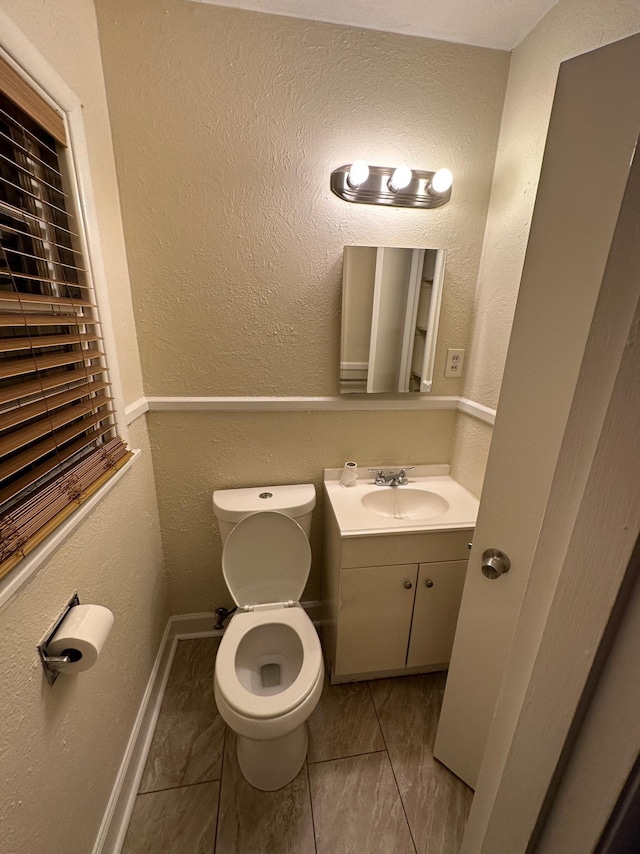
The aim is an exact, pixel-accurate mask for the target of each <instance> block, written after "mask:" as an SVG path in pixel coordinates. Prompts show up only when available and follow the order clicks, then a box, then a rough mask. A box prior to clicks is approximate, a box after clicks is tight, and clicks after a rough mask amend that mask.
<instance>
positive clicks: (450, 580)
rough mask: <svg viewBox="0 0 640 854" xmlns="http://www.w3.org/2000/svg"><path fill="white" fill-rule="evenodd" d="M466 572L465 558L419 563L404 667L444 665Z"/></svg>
mask: <svg viewBox="0 0 640 854" xmlns="http://www.w3.org/2000/svg"><path fill="white" fill-rule="evenodd" d="M466 572H467V561H466V560H449V561H444V562H442V563H421V564H420V568H419V570H418V584H417V585H416V601H415V604H414V606H413V622H412V623H411V639H410V641H409V653H408V655H407V667H428V666H431V665H437V664H442V665H445V668H446V664H447V662H448V661H449V659H450V658H451V648H452V646H453V638H454V634H455V630H456V620H457V619H458V610H459V608H460V600H461V598H462V589H463V587H464V578H465V575H466ZM445 668H443V669H445Z"/></svg>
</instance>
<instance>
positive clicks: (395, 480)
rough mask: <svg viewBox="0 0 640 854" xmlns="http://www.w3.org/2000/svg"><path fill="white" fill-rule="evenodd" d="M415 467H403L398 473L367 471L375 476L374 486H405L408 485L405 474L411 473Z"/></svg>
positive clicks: (379, 470)
mask: <svg viewBox="0 0 640 854" xmlns="http://www.w3.org/2000/svg"><path fill="white" fill-rule="evenodd" d="M414 469H415V466H405V467H404V468H401V469H400V471H391V470H387V471H385V470H384V469H377V468H376V469H369V471H370V472H373V473H374V474H375V481H374V482H375V485H376V486H406V485H407V484H408V483H409V479H408V478H407V472H408V471H413V470H414Z"/></svg>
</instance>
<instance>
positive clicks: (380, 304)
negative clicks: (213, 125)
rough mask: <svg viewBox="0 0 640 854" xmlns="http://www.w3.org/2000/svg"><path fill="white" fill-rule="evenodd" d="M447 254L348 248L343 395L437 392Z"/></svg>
mask: <svg viewBox="0 0 640 854" xmlns="http://www.w3.org/2000/svg"><path fill="white" fill-rule="evenodd" d="M445 258H446V251H445V250H444V249H408V248H398V247H389V246H345V248H344V256H343V277H342V338H341V340H342V344H341V349H340V391H341V392H343V393H358V394H362V393H363V392H371V393H385V392H386V393H389V392H393V393H398V392H430V391H431V387H432V382H433V363H434V360H435V352H436V339H437V335H438V323H439V320H440V304H441V302H442V285H443V280H444V266H445Z"/></svg>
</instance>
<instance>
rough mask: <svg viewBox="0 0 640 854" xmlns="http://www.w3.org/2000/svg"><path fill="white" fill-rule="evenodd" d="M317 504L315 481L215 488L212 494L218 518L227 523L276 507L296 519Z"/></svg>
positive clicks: (278, 510)
mask: <svg viewBox="0 0 640 854" xmlns="http://www.w3.org/2000/svg"><path fill="white" fill-rule="evenodd" d="M315 506H316V488H315V486H314V485H313V484H312V483H296V484H293V485H288V486H250V487H247V488H244V489H216V491H215V492H214V493H213V510H214V512H215V514H216V516H217V517H218V519H224V520H225V521H226V522H239V521H240V519H242V518H243V517H244V516H247V515H248V514H249V513H262V512H264V511H265V510H275V511H277V512H278V513H285V514H286V515H287V516H292V517H293V518H294V519H295V518H296V517H297V516H304V515H305V514H306V513H310V512H311V511H312V510H313V508H314V507H315Z"/></svg>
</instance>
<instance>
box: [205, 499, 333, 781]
mask: <svg viewBox="0 0 640 854" xmlns="http://www.w3.org/2000/svg"><path fill="white" fill-rule="evenodd" d="M315 503H316V494H315V488H314V486H313V484H309V483H307V484H299V485H293V486H273V487H260V488H249V489H224V490H216V491H215V492H214V493H213V507H214V512H215V514H216V517H217V519H218V524H219V527H220V534H221V536H222V543H223V551H222V571H223V574H224V578H225V581H226V582H227V586H228V588H229V591H230V592H231V595H232V596H233V599H234V601H235V602H236V604H237V605H238V610H237V611H236V613H235V614H234V615H233V617H232V618H231V621H230V623H229V625H228V626H227V628H226V630H225V633H224V635H223V636H222V641H221V642H220V647H219V649H218V654H217V656H216V664H215V673H214V690H215V699H216V703H217V706H218V711H219V712H220V715H221V716H222V718H223V719H224V721H225V722H226V723H227V724H228V726H230V727H231V729H233V730H234V731H235V732H236V734H237V739H238V748H237V750H238V762H239V765H240V770H241V771H242V773H243V775H244V776H245V778H246V780H247V781H248V782H249V783H251V785H252V786H255V788H256V789H262V790H263V791H274V790H275V789H280V788H282V787H283V786H286V785H287V783H289V782H291V780H293V778H294V777H295V776H296V775H297V773H298V772H299V771H300V769H301V768H302V765H303V764H304V760H305V757H306V755H307V740H308V739H307V724H306V721H307V718H308V717H309V715H310V714H311V712H312V711H313V710H314V708H315V707H316V705H317V703H318V700H319V699H320V694H321V693H322V686H323V680H324V663H323V660H322V650H321V648H320V640H319V638H318V634H317V632H316V630H315V627H314V625H313V623H312V622H311V620H310V619H309V617H308V616H307V614H306V612H305V611H304V609H303V608H302V607H301V605H300V602H299V599H300V597H301V596H302V591H303V590H304V586H305V584H306V581H307V578H308V576H309V570H310V568H311V547H310V545H309V533H310V530H311V513H312V510H313V508H314V506H315Z"/></svg>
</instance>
